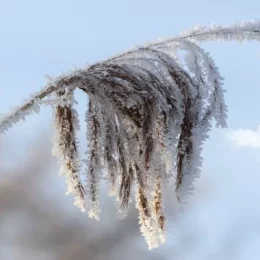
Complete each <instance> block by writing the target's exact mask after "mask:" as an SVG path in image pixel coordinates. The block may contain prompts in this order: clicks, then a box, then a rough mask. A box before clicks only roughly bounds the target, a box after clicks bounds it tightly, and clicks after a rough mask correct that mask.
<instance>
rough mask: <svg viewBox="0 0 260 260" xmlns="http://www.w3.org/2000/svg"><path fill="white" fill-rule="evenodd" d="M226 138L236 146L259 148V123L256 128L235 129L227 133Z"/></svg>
mask: <svg viewBox="0 0 260 260" xmlns="http://www.w3.org/2000/svg"><path fill="white" fill-rule="evenodd" d="M228 139H229V140H230V141H231V142H233V143H234V144H235V145H237V146H244V147H250V148H257V149H260V125H259V126H258V127H257V129H256V130H255V131H254V130H250V129H236V130H232V131H231V132H230V133H229V136H228Z"/></svg>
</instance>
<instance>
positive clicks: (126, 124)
mask: <svg viewBox="0 0 260 260" xmlns="http://www.w3.org/2000/svg"><path fill="white" fill-rule="evenodd" d="M209 40H228V41H229V40H235V41H243V40H256V41H259V40H260V22H254V21H252V22H246V23H241V24H234V25H231V26H226V27H225V26H224V27H222V26H212V27H210V28H206V27H195V28H194V29H192V30H190V31H187V32H184V33H183V34H181V35H180V36H177V37H172V38H167V39H161V40H160V41H157V42H153V43H151V44H146V45H144V46H141V47H137V48H134V49H132V50H129V51H127V52H124V53H122V54H120V55H117V56H114V57H112V58H110V59H108V60H105V61H103V62H98V63H96V64H93V65H91V66H89V67H87V68H85V69H82V70H76V71H74V72H73V73H70V74H68V75H65V76H62V77H60V78H57V79H56V80H54V81H51V82H50V83H49V84H47V86H46V87H45V88H43V89H42V90H41V91H40V92H38V93H36V94H35V95H33V96H32V97H30V98H29V99H28V100H27V101H26V102H25V103H24V104H22V105H21V106H19V107H17V108H15V109H14V110H12V111H10V113H9V114H7V115H5V116H4V117H3V118H2V119H1V120H0V132H1V133H4V132H5V131H6V130H7V129H8V128H10V127H11V126H12V125H13V124H14V123H17V122H18V121H19V120H21V119H24V118H25V117H26V115H28V114H30V113H31V112H33V111H36V112H37V111H38V110H39V108H40V106H41V105H43V104H47V105H48V104H50V105H51V106H53V110H54V128H55V138H54V149H53V152H54V155H56V156H57V157H58V158H59V160H60V162H61V174H63V175H65V176H66V180H67V184H68V192H69V193H73V195H74V196H75V205H76V206H78V207H79V208H80V209H81V210H82V211H87V212H88V214H89V217H93V218H96V219H99V212H100V209H99V194H98V193H99V192H98V190H99V183H100V179H101V177H102V178H104V177H105V178H107V180H108V181H109V183H110V194H112V195H114V196H115V197H116V199H117V200H118V201H119V202H120V208H121V209H122V210H123V209H126V208H127V207H128V205H129V202H130V201H131V199H132V197H134V198H135V200H136V207H137V209H138V210H139V221H140V224H141V232H142V234H143V235H144V237H145V239H146V241H147V244H148V246H149V248H154V247H157V246H158V245H159V244H160V243H163V242H164V241H165V236H166V235H165V227H166V219H165V216H164V213H163V192H162V186H163V182H164V181H165V180H168V179H173V180H175V184H176V196H177V198H178V200H179V202H180V203H181V204H184V203H185V202H186V201H187V197H188V195H189V194H190V193H191V192H192V189H193V182H194V180H195V178H197V177H198V176H199V172H200V167H201V165H202V158H201V150H202V145H203V143H204V141H205V140H206V138H207V137H208V134H209V131H210V129H211V125H212V120H213V119H215V121H216V124H217V126H220V127H226V118H227V107H226V105H225V102H224V90H223V88H222V85H223V78H222V77H221V76H220V73H219V71H218V68H217V67H216V66H215V64H214V61H213V59H212V58H211V57H210V55H209V53H207V52H205V51H204V50H203V49H202V48H201V47H200V46H199V43H200V42H204V41H209ZM180 54H181V55H180ZM183 57H184V59H183ZM76 89H79V90H81V91H82V93H83V94H86V95H88V100H89V103H88V109H87V112H86V127H87V137H86V138H87V142H88V149H87V158H86V159H85V160H84V162H80V161H79V159H78V151H77V145H78V142H77V138H76V132H77V130H78V129H79V124H78V119H77V112H76V111H75V109H74V104H75V100H74V99H73V93H74V91H75V90H76ZM47 98H49V99H47ZM46 99H47V100H46ZM82 163H84V164H85V166H84V167H82V166H83V165H82ZM84 176H86V178H85V179H86V181H85V182H86V184H85V183H82V181H81V179H83V177H84ZM133 193H134V194H133ZM132 195H133V196H132Z"/></svg>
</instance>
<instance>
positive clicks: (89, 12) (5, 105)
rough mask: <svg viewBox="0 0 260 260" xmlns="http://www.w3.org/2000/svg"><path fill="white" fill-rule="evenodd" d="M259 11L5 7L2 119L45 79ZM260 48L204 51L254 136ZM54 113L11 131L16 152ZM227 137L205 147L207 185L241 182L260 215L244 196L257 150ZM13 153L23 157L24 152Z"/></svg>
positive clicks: (90, 4)
mask: <svg viewBox="0 0 260 260" xmlns="http://www.w3.org/2000/svg"><path fill="white" fill-rule="evenodd" d="M259 11H260V1H257V0H254V1H252V0H249V1H237V0H236V1H234V0H232V1H231V0H230V1H227V0H226V1H223V0H219V1H206V0H198V1H174V0H171V1H170V0H168V1H166V0H160V1H155V0H150V1H147V0H145V1H141V0H139V1H138V0H132V1H119V0H118V1H87V0H82V1H80V0H74V1H65V0H63V1H60V0H58V1H57V0H56V1H54V0H45V1H28V0H23V1H21V0H16V1H14V0H6V1H3V0H0V77H1V80H0V113H5V112H7V111H8V109H9V108H10V106H12V105H17V104H19V103H20V102H21V101H22V99H23V98H26V97H27V96H28V95H29V94H31V93H32V92H34V91H37V90H39V89H40V88H41V87H43V86H44V84H45V83H46V79H45V78H44V75H46V74H48V75H59V74H60V73H63V72H66V71H68V70H69V69H71V68H73V66H76V67H80V66H84V65H85V64H86V63H92V62H95V61H98V60H103V59H105V58H107V57H109V56H110V55H113V54H116V53H119V52H121V51H124V50H125V49H127V48H131V47H132V46H133V45H135V44H142V43H144V42H147V41H151V40H154V39H156V38H158V37H160V36H169V35H176V34H178V33H180V32H182V31H183V30H185V29H189V28H191V27H192V26H194V25H196V24H201V25H208V24H210V23H214V24H229V23H233V22H237V21H243V20H250V19H258V18H260V17H259ZM259 46H260V45H259V43H252V42H251V43H244V44H242V45H238V44H236V43H207V44H203V47H205V49H207V50H208V51H210V52H211V54H212V56H213V58H214V59H215V61H216V64H217V65H218V66H219V68H220V72H221V73H222V75H223V76H224V77H225V88H226V89H227V90H228V92H227V93H226V102H227V104H228V106H229V110H230V111H229V120H228V125H229V128H230V129H237V128H241V127H242V128H249V129H252V130H255V129H256V127H257V125H258V124H260V115H259V111H260V102H259V95H260V81H259V68H260V66H259V62H260V47H259ZM50 112H51V111H50V110H48V109H47V110H46V109H45V110H43V112H42V113H41V116H40V117H37V116H33V117H31V118H29V119H28V121H27V123H20V124H19V125H18V126H17V127H15V128H14V129H12V130H11V131H10V132H9V133H8V134H7V135H6V137H7V139H8V140H9V141H10V144H11V143H12V144H13V143H14V142H21V134H22V135H23V136H24V139H26V138H27V137H26V136H28V134H29V135H30V136H31V135H34V134H37V133H38V132H39V130H42V128H43V127H46V121H47V122H48V120H49V119H50V118H51V115H50ZM226 133H227V131H220V130H213V132H212V134H211V138H210V140H209V141H208V142H207V144H206V145H205V150H204V158H205V161H204V166H203V170H202V180H203V179H208V180H210V181H211V182H212V183H215V184H214V185H219V188H220V189H219V192H220V193H221V189H222V187H224V186H225V185H229V186H232V185H236V184H235V183H237V182H239V183H240V184H241V185H240V186H239V185H238V186H237V187H238V188H237V190H236V192H237V194H240V192H241V194H242V195H241V197H240V198H239V201H241V203H242V202H243V203H247V201H246V200H247V199H250V198H251V197H254V196H257V197H256V201H257V202H256V207H259V202H258V201H259V193H258V195H257V193H256V194H255V193H254V195H252V196H251V195H248V193H247V195H245V194H244V192H245V190H243V189H242V187H243V181H244V180H245V179H248V178H249V179H250V180H252V182H254V183H257V182H258V181H260V178H259V176H260V164H259V161H258V155H259V150H257V151H256V150H253V151H252V150H251V149H249V148H244V149H243V148H237V147H235V146H234V145H233V144H232V143H230V142H229V141H228V140H227V138H226ZM9 149H10V150H11V151H13V154H14V155H16V156H18V157H19V156H20V153H21V151H20V152H19V151H17V149H14V148H13V146H10V148H9ZM18 150H19V149H18ZM239 189H241V190H239ZM249 192H250V189H249ZM227 196H228V195H227ZM250 259H252V258H250Z"/></svg>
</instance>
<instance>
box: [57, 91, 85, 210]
mask: <svg viewBox="0 0 260 260" xmlns="http://www.w3.org/2000/svg"><path fill="white" fill-rule="evenodd" d="M64 94H65V93H61V92H59V93H58V95H59V96H62V95H64ZM69 96H72V93H69V94H67V95H66V98H67V99H68V100H67V104H65V105H63V106H61V105H57V106H56V107H55V108H54V113H55V119H54V120H55V122H54V127H55V135H54V140H53V155H55V156H56V157H57V158H58V159H59V160H60V163H61V169H60V174H61V175H64V176H65V177H66V183H67V185H68V192H67V194H69V193H72V194H73V195H74V196H75V202H74V205H76V206H77V207H79V208H80V209H81V211H82V212H83V211H86V209H85V191H84V188H83V185H82V184H81V181H80V176H79V169H80V163H79V159H78V149H77V139H76V129H75V127H76V126H77V125H78V122H77V118H76V117H77V112H76V111H75V110H74V109H73V107H72V105H73V104H72V102H73V100H70V97H69Z"/></svg>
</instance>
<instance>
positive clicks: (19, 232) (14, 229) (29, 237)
mask: <svg viewBox="0 0 260 260" xmlns="http://www.w3.org/2000/svg"><path fill="white" fill-rule="evenodd" d="M47 129H48V127H47ZM18 135H19V134H18ZM10 137H11V136H10V134H9V135H7V136H6V137H5V138H2V139H1V143H0V145H1V149H0V156H1V158H2V159H3V160H1V163H0V175H1V180H0V259H11V260H25V259H27V260H28V259H32V260H54V259H55V260H75V259H77V260H83V259H84V260H86V259H91V260H93V259H95V260H96V259H100V260H101V259H114V260H115V259H122V258H123V259H133V258H134V259H177V260H183V259H185V260H186V259H187V260H188V259H190V260H195V259H199V260H201V259H205V260H206V259H216V260H217V259H218V260H219V259H221V260H225V259H227V260H230V259H245V260H246V259H247V260H248V259H259V256H260V254H259V246H260V210H259V206H258V199H257V198H259V195H260V190H259V181H260V180H259V175H258V174H253V173H250V172H245V175H244V176H239V175H238V176H237V178H236V179H233V180H232V182H231V179H230V177H229V176H228V174H226V177H225V176H224V175H223V174H221V173H220V175H219V177H216V176H215V177H214V178H212V177H211V178H209V177H207V176H209V175H208V174H204V175H203V174H202V177H201V179H200V180H199V181H198V183H197V185H196V190H195V192H194V195H193V196H192V197H191V199H190V202H189V204H188V205H187V206H186V209H185V210H184V211H183V212H180V211H179V209H178V205H177V204H176V203H175V198H174V192H173V189H172V187H170V185H169V187H167V188H166V189H165V194H164V196H165V199H166V201H165V211H166V215H167V219H168V235H167V242H166V244H164V245H162V246H161V247H160V248H158V249H153V250H151V251H148V250H147V246H146V243H145V241H144V239H143V237H142V236H141V234H140V232H139V225H138V218H137V212H136V210H135V207H134V205H131V209H130V211H129V214H128V216H127V217H126V218H125V219H123V220H121V219H119V218H118V214H117V211H116V207H115V205H114V202H113V200H111V199H109V198H108V196H107V193H106V191H105V192H103V193H105V194H103V196H102V214H101V221H99V222H98V221H95V220H91V219H89V218H88V217H87V214H86V213H81V212H80V211H79V210H78V209H77V208H76V207H74V206H73V199H72V197H71V196H66V195H65V192H66V185H65V180H64V178H63V177H59V176H58V165H57V162H56V160H55V159H54V158H52V156H51V135H50V131H49V132H47V133H39V136H38V138H36V137H28V136H27V137H22V136H21V137H20V138H21V140H22V138H24V139H23V141H22V143H23V144H22V145H20V146H17V147H16V146H15V142H16V140H15V139H16V138H13V139H12V138H10ZM15 148H17V149H15ZM205 152H207V149H205Z"/></svg>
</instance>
